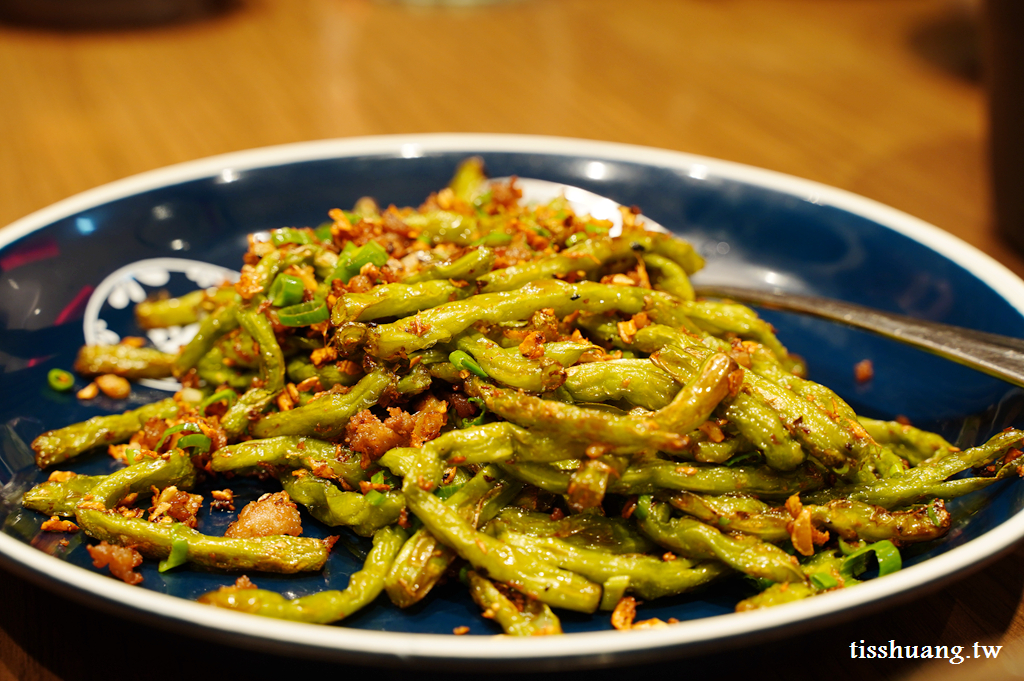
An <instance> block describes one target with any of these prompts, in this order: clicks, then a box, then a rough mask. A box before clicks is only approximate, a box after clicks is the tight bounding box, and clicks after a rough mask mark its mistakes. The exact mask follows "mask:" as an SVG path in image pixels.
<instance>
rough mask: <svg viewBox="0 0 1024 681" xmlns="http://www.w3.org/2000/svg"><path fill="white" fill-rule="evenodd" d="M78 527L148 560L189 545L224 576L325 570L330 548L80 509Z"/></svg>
mask: <svg viewBox="0 0 1024 681" xmlns="http://www.w3.org/2000/svg"><path fill="white" fill-rule="evenodd" d="M75 519H76V522H77V523H78V525H79V526H80V527H81V528H82V530H84V531H85V533H86V534H88V535H89V536H90V537H93V538H95V539H100V540H103V541H107V542H109V543H111V544H119V545H121V546H131V547H132V548H134V549H135V550H136V551H138V552H139V553H141V554H142V555H143V556H146V557H149V558H159V559H161V560H162V559H165V558H167V556H169V555H170V553H171V549H172V548H173V546H174V544H175V543H176V542H182V541H184V542H186V543H187V544H188V554H187V560H188V562H189V563H192V564H194V565H201V566H204V567H211V568H217V569H220V570H261V571H263V572H280V573H285V574H288V573H294V572H306V571H311V570H319V569H320V568H321V567H323V565H324V563H325V562H326V561H327V555H328V553H329V551H330V548H329V547H328V545H327V544H326V543H324V542H323V541H321V540H319V539H312V538H307V537H289V536H287V535H276V536H270V537H253V538H251V539H232V538H229V537H211V536H208V535H204V534H201V533H200V532H197V531H196V530H193V529H191V528H189V527H188V526H187V525H183V524H182V523H178V522H171V523H151V522H149V521H148V520H143V519H141V518H126V517H125V516H123V515H121V514H120V513H118V512H117V511H100V510H95V509H90V508H85V507H83V505H82V504H79V506H78V508H77V509H76V511H75Z"/></svg>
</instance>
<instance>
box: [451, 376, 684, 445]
mask: <svg viewBox="0 0 1024 681" xmlns="http://www.w3.org/2000/svg"><path fill="white" fill-rule="evenodd" d="M466 389H467V392H468V393H469V394H471V395H474V396H476V397H480V398H481V399H483V401H484V403H485V404H486V405H487V408H488V409H489V410H490V411H492V412H494V413H495V414H497V415H498V416H501V417H502V418H504V419H508V420H509V421H511V422H513V423H515V424H516V425H519V426H523V427H527V428H536V429H537V430H539V431H541V432H544V433H549V434H551V435H553V436H555V437H563V438H568V437H579V438H584V439H586V440H587V441H589V442H593V443H601V444H605V445H609V446H611V447H613V448H614V449H615V453H627V452H636V451H641V450H643V449H647V448H652V447H653V448H656V449H660V450H662V451H667V452H681V451H683V450H684V449H685V447H686V445H687V444H688V439H687V438H686V437H685V435H680V434H679V433H674V432H672V431H669V430H666V429H664V428H662V427H661V425H660V424H658V423H657V422H656V421H654V420H653V419H639V418H633V417H630V416H616V415H614V414H609V413H607V412H603V411H598V410H596V409H591V408H586V407H578V406H575V405H572V404H564V403H562V402H556V401H554V400H546V399H543V398H540V397H533V396H530V395H522V394H518V393H514V392H512V391H509V390H504V389H502V388H497V387H495V386H492V385H488V384H486V383H484V382H483V381H479V380H477V379H472V380H471V381H468V382H467V383H466Z"/></svg>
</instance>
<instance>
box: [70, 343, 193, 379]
mask: <svg viewBox="0 0 1024 681" xmlns="http://www.w3.org/2000/svg"><path fill="white" fill-rule="evenodd" d="M174 358H175V356H174V355H169V354H167V353H166V352H161V351H159V350H157V349H156V348H136V347H133V346H131V345H128V344H125V343H119V344H118V345H84V346H82V348H81V349H80V350H79V351H78V357H77V358H76V359H75V371H77V372H78V373H79V374H81V375H82V376H99V375H102V374H115V375H117V376H123V377H125V378H131V379H139V378H167V377H168V376H170V375H171V369H172V367H173V365H174Z"/></svg>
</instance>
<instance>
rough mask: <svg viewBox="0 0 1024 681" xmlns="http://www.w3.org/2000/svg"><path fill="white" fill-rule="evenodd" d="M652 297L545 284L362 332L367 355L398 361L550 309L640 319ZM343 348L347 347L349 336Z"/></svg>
mask: <svg viewBox="0 0 1024 681" xmlns="http://www.w3.org/2000/svg"><path fill="white" fill-rule="evenodd" d="M651 294H652V292H651V291H649V290H647V289H640V288H636V287H632V286H609V285H605V284H595V283H591V282H584V283H581V284H567V283H565V282H562V281H557V280H544V281H537V282H533V283H530V284H527V285H526V286H523V287H522V288H520V289H516V290H513V291H503V292H499V293H485V294H480V295H475V296H470V297H469V298H466V299H464V300H456V301H453V302H450V303H444V304H443V305H438V306H436V307H433V308H431V309H429V310H425V311H423V312H420V313H418V314H417V315H415V316H413V317H407V318H405V319H400V320H398V321H396V322H392V323H390V324H380V325H378V326H375V327H373V328H371V329H360V330H358V331H359V335H360V336H361V338H362V340H363V341H364V342H365V348H366V352H367V353H368V354H370V355H372V356H373V357H377V358H379V359H385V360H386V359H394V358H396V357H399V356H401V355H402V354H403V353H405V354H408V353H411V352H414V351H416V350H423V349H425V348H429V347H431V346H433V345H435V344H436V343H447V342H450V341H451V340H452V338H454V337H455V336H457V335H458V334H460V333H463V332H464V331H466V330H467V329H468V328H469V327H470V326H471V325H473V324H475V323H477V322H480V321H483V322H502V321H508V320H510V319H529V317H530V316H531V315H532V314H533V313H534V312H537V311H538V310H543V309H546V308H551V309H553V310H554V311H555V314H556V315H559V316H562V315H567V314H569V313H570V312H574V311H575V310H587V311H590V312H605V311H608V310H618V311H621V312H625V313H627V314H636V313H638V312H641V311H643V310H644V308H645V307H646V306H647V302H646V301H645V296H647V297H650V296H651ZM355 331H356V330H353V331H352V333H353V334H354V333H355ZM342 344H343V345H345V342H344V336H343V338H342Z"/></svg>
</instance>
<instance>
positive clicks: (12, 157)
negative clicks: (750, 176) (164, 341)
mask: <svg viewBox="0 0 1024 681" xmlns="http://www.w3.org/2000/svg"><path fill="white" fill-rule="evenodd" d="M973 39H974V36H973V34H972V32H971V27H970V25H969V23H968V22H967V19H966V15H965V14H964V13H963V8H962V6H961V5H959V4H954V3H951V2H948V1H947V0H859V1H858V2H849V1H848V0H814V1H813V2H812V1H809V0H730V1H729V2H724V1H718V2H711V1H709V0H675V1H672V0H630V1H629V2H622V1H620V0H519V1H508V2H501V3H494V4H489V5H486V6H480V7H475V8H455V7H447V8H446V7H429V6H411V5H408V4H401V3H394V2H392V3H389V2H371V1H370V0H242V1H241V2H239V3H237V4H236V5H235V6H234V7H233V9H231V10H230V11H228V12H225V13H222V14H219V15H217V16H215V17H212V18H209V19H208V20H205V21H199V22H192V23H184V24H178V25H170V26H163V27H151V28H145V29H139V30H136V31H78V32H75V31H71V32H58V31H49V30H46V29H43V28H28V27H15V26H3V25H0V139H2V142H3V143H2V144H0V225H2V224H7V223H9V222H11V221H13V220H14V219H16V218H19V217H21V216H23V215H25V214H27V213H29V212H31V211H34V210H36V209H39V208H42V207H44V206H46V205H48V204H50V203H51V202H54V201H57V200H59V199H62V198H65V197H67V196H69V195H71V194H74V193H76V192H79V191H82V190H85V189H88V188H90V187H94V186H96V185H99V184H102V183H105V182H109V181H111V180H115V179H118V178H121V177H125V176H128V175H131V174H134V173H138V172H141V171H145V170H149V169H152V168H157V167H160V166H164V165H167V164H170V163H176V162H180V161H186V160H190V159H195V158H199V157H203V156H208V155H211V154H217V153H221V152H227V151H234V150H239V149H245V148H249V147H257V146H263V145H270V144H279V143H285V142H294V141H300V140H312V139H319V138H329V137H347V136H353V135H366V134H382V133H416V132H442V131H444V132H507V133H530V134H545V135H562V136H570V137H583V138H592V139H604V140H614V141H620V142H629V143H635V144H643V145H651V146H657V147H665V148H669V149H677V150H683V151H688V152H693V153H697V154H705V155H708V156H713V157H719V158H724V159H728V160H732V161H739V162H742V163H748V164H752V165H756V166H763V167H766V168H770V169H773V170H778V171H782V172H786V173H791V174H794V175H798V176H801V177H806V178H810V179H813V180H817V181H820V182H824V183H827V184H830V185H835V186H838V187H841V188H843V189H847V190H850V191H853V192H857V193H860V194H863V195H865V196H868V197H870V198H873V199H877V200H879V201H882V202H884V203H888V204H890V205H892V206H895V207H896V208H899V209H902V210H904V211H907V212H908V213H911V214H913V215H916V216H918V217H921V218H923V219H925V220H928V221H930V222H932V223H934V224H936V225H938V226H939V227H941V228H943V229H946V230H948V231H950V232H952V233H953V234H955V235H957V236H959V237H960V238H962V239H964V240H965V241H967V242H968V243H971V244H973V245H974V246H977V247H978V248H980V249H981V250H983V251H985V252H986V253H988V254H989V255H991V256H993V257H994V258H996V259H997V260H999V261H1000V262H1002V263H1003V264H1005V265H1006V266H1008V267H1009V268H1010V269H1011V270H1013V271H1014V272H1016V273H1017V274H1024V259H1022V258H1021V257H1020V255H1018V254H1017V253H1015V252H1012V251H1010V250H1009V248H1008V247H1007V246H1006V245H1005V244H1004V243H1003V242H1002V241H1001V240H1000V239H999V237H998V236H997V235H996V234H995V233H994V230H993V229H992V226H991V216H990V210H989V193H988V189H987V187H988V183H987V170H986V163H985V146H984V133H985V114H984V94H983V90H982V87H981V85H980V84H979V81H978V79H977V74H976V71H975V67H976V64H975V62H974V61H973V54H974V52H973V42H972V41H973ZM1022 558H1024V548H1021V547H1018V549H1017V550H1016V551H1015V552H1014V553H1013V554H1011V555H1010V556H1008V557H1006V558H1003V559H1001V560H999V561H998V562H996V563H994V564H992V565H990V566H989V567H987V568H985V569H984V570H982V571H981V572H979V573H977V574H976V575H974V576H973V577H971V578H970V579H969V580H964V581H960V582H958V583H957V584H955V585H954V586H952V587H950V588H947V589H945V590H943V591H941V592H940V593H937V594H933V595H931V596H926V597H923V598H920V599H917V600H915V601H912V602H911V603H907V604H903V605H901V606H899V607H896V608H893V609H891V610H889V611H887V612H884V613H882V614H876V615H872V616H868V617H866V618H863V619H860V620H857V621H854V622H851V623H847V624H838V625H835V626H832V627H829V628H827V629H824V630H822V629H818V630H815V631H813V632H810V633H805V634H802V635H800V636H794V637H790V638H789V639H786V640H783V641H779V642H774V643H766V644H762V645H758V646H753V647H750V648H747V649H745V650H743V651H741V652H731V653H720V654H712V655H708V656H705V657H701V658H697V659H691V660H688V661H684V662H679V663H674V664H671V665H665V666H662V667H654V668H651V669H646V670H642V672H641V673H645V672H646V673H649V672H653V673H671V674H674V675H681V674H687V675H691V674H700V675H702V676H703V675H710V676H718V675H720V674H722V675H725V674H726V672H730V673H729V674H728V675H729V676H732V675H733V674H736V675H737V676H738V675H739V674H741V673H742V674H747V675H757V676H759V677H762V678H763V677H767V678H783V677H785V678H804V677H808V678H809V677H811V676H814V677H821V676H823V675H826V674H827V675H829V676H831V677H833V678H839V679H843V678H854V677H858V678H859V677H863V676H868V677H872V678H874V677H879V678H897V677H900V678H901V677H904V676H906V675H908V674H919V675H922V676H932V675H945V674H947V673H949V672H951V671H952V672H958V673H959V674H960V675H969V676H978V677H979V678H982V676H980V675H981V674H982V673H984V674H985V676H986V677H987V678H992V675H993V674H995V673H996V672H997V671H998V670H996V669H994V668H993V666H992V665H988V666H986V665H984V664H983V663H981V662H977V661H973V660H971V661H968V663H966V664H964V665H961V666H960V667H953V666H951V665H948V664H940V665H938V666H928V665H922V664H921V663H914V662H910V663H908V662H904V663H898V662H896V663H893V662H887V661H869V660H850V659H849V646H850V642H851V641H855V640H859V639H861V638H865V639H873V640H876V641H887V640H888V639H890V638H896V639H899V640H900V641H906V642H909V643H917V644H920V645H926V644H930V645H941V644H946V645H966V646H970V645H972V644H973V642H975V641H980V642H987V643H991V642H996V643H1002V644H1006V645H1009V644H1011V643H1012V642H1014V641H1016V640H1017V639H1019V638H1021V635H1022V634H1024V607H1022V602H1024V572H1022V571H1021V570H1019V569H1018V565H1019V564H1020V561H1021V559H1022ZM98 650H99V651H103V653H102V654H100V655H96V654H95V651H98ZM122 651H126V652H124V653H122ZM122 654H123V655H124V656H123V657H122ZM1008 654H1009V653H1004V655H1003V656H1002V657H1003V658H1004V659H1005V658H1006V656H1007V655H1008ZM207 658H209V661H206V660H207ZM122 663H123V664H125V665H129V666H130V667H131V668H132V669H133V670H134V671H133V672H131V676H143V675H144V676H145V677H146V678H150V679H165V678H167V679H169V678H179V679H180V678H182V677H183V676H186V675H190V674H191V673H192V670H194V669H195V668H196V666H197V665H200V664H203V665H206V666H205V667H203V668H204V669H205V670H206V673H205V675H206V676H212V675H214V674H216V675H218V676H223V677H224V678H227V677H228V676H230V677H252V678H263V677H266V676H270V675H272V674H274V675H276V674H278V673H291V672H290V671H289V670H291V669H293V668H294V669H296V670H298V673H303V674H337V673H359V672H360V671H362V670H350V671H349V672H346V671H345V670H339V669H338V668H336V667H332V666H331V665H322V664H318V663H313V662H295V661H289V660H285V659H281V658H276V657H273V656H270V655H267V654H255V653H241V652H238V651H235V650H230V649H228V650H225V649H222V648H218V647H216V646H212V645H210V644H205V643H201V642H195V641H193V640H192V639H189V638H185V637H181V636H178V635H172V634H167V633H164V632H162V631H160V630H156V629H152V628H149V627H145V626H139V625H136V624H127V623H125V622H124V621H123V620H121V619H119V618H117V617H113V616H108V615H106V614H102V613H98V612H96V611H94V610H91V609H88V608H84V607H82V606H79V605H77V604H74V603H66V602H63V601H62V600H61V599H58V598H56V597H54V596H52V595H51V594H50V593H48V592H47V591H44V590H41V589H39V588H37V587H35V586H33V585H31V584H29V583H27V582H24V581H22V580H21V579H20V578H18V577H16V576H14V575H12V574H9V573H6V572H0V681H6V680H7V679H31V680H33V681H35V680H41V679H92V678H100V677H104V678H106V677H107V676H109V675H110V673H111V672H113V673H115V674H117V673H121V672H119V671H116V670H115V669H120V668H121V667H120V666H121V665H122ZM108 664H112V665H116V667H115V668H113V669H112V668H111V667H110V666H108ZM101 665H103V666H101ZM374 673H381V674H384V675H386V676H391V675H394V676H397V675H398V672H374ZM618 673H622V672H617V671H615V670H610V671H609V670H605V671H601V672H598V674H600V675H604V676H609V677H610V676H611V675H613V674H618ZM629 673H636V672H635V671H633V672H629Z"/></svg>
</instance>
